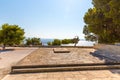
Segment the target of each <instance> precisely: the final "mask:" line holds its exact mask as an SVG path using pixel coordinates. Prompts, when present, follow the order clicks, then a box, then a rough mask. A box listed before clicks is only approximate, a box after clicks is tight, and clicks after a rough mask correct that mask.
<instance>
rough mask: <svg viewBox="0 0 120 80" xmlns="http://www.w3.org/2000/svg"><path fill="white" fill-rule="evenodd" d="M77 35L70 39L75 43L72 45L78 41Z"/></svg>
mask: <svg viewBox="0 0 120 80" xmlns="http://www.w3.org/2000/svg"><path fill="white" fill-rule="evenodd" d="M79 40H80V39H79V37H78V36H75V38H73V39H72V42H73V43H75V45H74V46H76V44H77V43H78V42H79Z"/></svg>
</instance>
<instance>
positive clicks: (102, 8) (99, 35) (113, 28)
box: [83, 0, 120, 43]
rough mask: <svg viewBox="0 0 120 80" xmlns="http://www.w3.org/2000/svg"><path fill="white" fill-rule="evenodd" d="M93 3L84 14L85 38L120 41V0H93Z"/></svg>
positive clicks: (101, 41) (112, 41)
mask: <svg viewBox="0 0 120 80" xmlns="http://www.w3.org/2000/svg"><path fill="white" fill-rule="evenodd" d="M93 5H94V8H90V9H89V10H88V12H86V14H85V16H84V21H85V23H86V25H85V26H84V30H83V33H84V34H85V38H86V39H87V40H96V39H98V42H99V43H115V42H120V35H119V34H120V11H119V10H120V6H119V5H120V1H119V0H93ZM91 34H92V35H91ZM95 38H96V39H95Z"/></svg>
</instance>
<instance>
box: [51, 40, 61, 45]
mask: <svg viewBox="0 0 120 80" xmlns="http://www.w3.org/2000/svg"><path fill="white" fill-rule="evenodd" d="M52 45H61V40H59V39H54V41H53V42H52Z"/></svg>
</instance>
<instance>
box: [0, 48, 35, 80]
mask: <svg viewBox="0 0 120 80" xmlns="http://www.w3.org/2000/svg"><path fill="white" fill-rule="evenodd" d="M36 49H37V48H19V47H15V48H12V47H9V48H7V50H5V51H2V50H1V51H0V80H1V79H2V78H3V77H4V76H5V75H6V74H8V72H9V71H10V68H11V66H12V65H15V64H16V63H17V62H18V61H20V60H21V59H23V58H24V57H25V56H27V55H29V54H30V53H31V52H33V51H35V50H36Z"/></svg>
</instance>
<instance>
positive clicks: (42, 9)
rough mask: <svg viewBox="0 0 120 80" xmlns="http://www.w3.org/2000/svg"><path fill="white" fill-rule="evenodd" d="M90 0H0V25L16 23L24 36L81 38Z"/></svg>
mask: <svg viewBox="0 0 120 80" xmlns="http://www.w3.org/2000/svg"><path fill="white" fill-rule="evenodd" d="M91 2H92V0H0V26H1V25H2V24H4V23H8V24H17V25H19V26H20V27H21V28H23V29H24V31H25V37H39V38H59V39H63V38H74V37H75V36H79V38H80V39H84V34H83V27H84V25H85V23H84V20H83V17H84V14H85V13H86V12H87V10H88V9H89V8H92V7H93V5H92V3H91Z"/></svg>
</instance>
